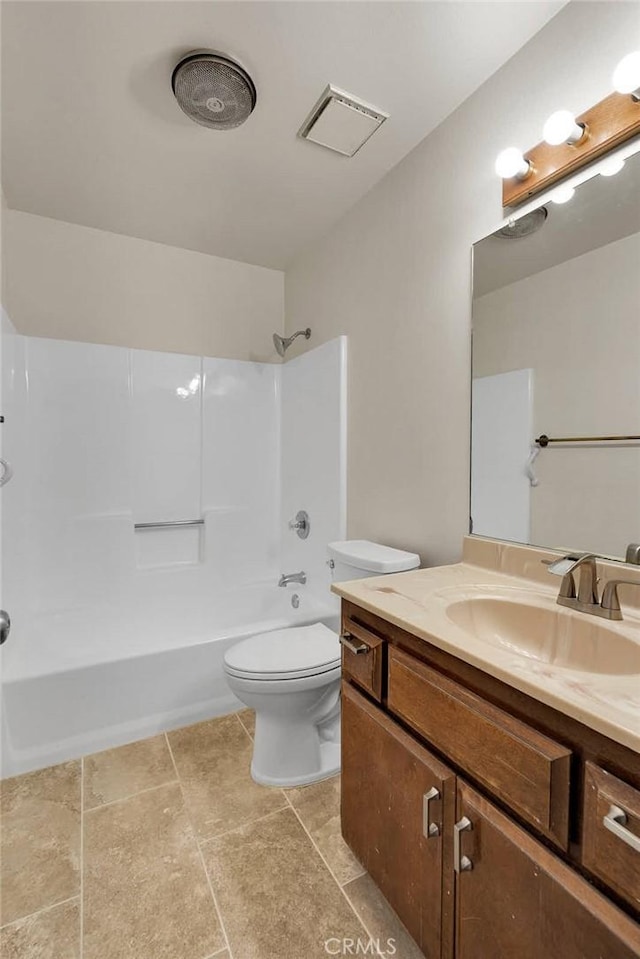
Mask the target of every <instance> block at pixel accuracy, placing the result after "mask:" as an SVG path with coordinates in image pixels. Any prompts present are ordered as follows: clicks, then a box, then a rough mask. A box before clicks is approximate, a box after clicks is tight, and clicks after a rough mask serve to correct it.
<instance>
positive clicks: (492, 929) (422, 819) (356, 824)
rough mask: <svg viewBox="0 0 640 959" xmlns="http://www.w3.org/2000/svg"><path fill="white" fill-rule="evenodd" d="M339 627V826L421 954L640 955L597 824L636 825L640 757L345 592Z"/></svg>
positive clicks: (631, 853)
mask: <svg viewBox="0 0 640 959" xmlns="http://www.w3.org/2000/svg"><path fill="white" fill-rule="evenodd" d="M356 632H358V633H359V636H360V637H361V639H360V641H358V640H357V638H356V635H355V634H356ZM343 633H346V634H347V640H348V643H349V644H350V645H347V646H345V647H343V711H342V830H343V835H344V838H345V840H346V842H347V843H348V845H349V846H350V847H351V849H352V850H353V852H354V853H355V855H356V856H357V857H358V859H359V860H360V861H361V862H362V864H363V866H364V867H365V868H366V869H367V871H368V872H369V873H370V875H371V876H372V878H373V879H374V881H375V882H376V883H377V885H378V886H379V888H380V889H381V891H382V892H383V894H384V895H385V897H386V898H387V900H388V901H389V903H390V904H391V906H392V907H393V908H394V909H395V911H396V912H397V914H398V915H399V917H400V918H401V919H402V921H403V922H404V924H405V925H406V926H407V928H408V930H409V932H410V933H411V935H412V936H413V938H414V939H415V940H416V942H417V943H418V945H419V946H420V947H421V949H422V951H423V952H424V954H425V956H427V957H428V959H542V957H544V959H640V925H639V924H638V921H637V920H638V918H640V916H639V914H638V911H637V910H638V905H639V904H640V866H639V863H640V852H639V851H637V849H635V848H633V847H634V841H633V838H632V839H631V844H630V843H629V842H625V841H624V838H623V839H621V838H620V837H619V835H617V834H616V833H615V831H614V832H612V831H610V830H609V829H607V828H605V827H604V826H603V821H604V817H605V816H606V815H607V814H609V812H610V807H611V806H615V807H616V808H617V809H618V812H619V813H620V812H621V811H623V814H622V816H620V815H619V817H618V820H619V824H620V823H622V822H623V821H624V826H623V828H625V829H627V830H628V833H629V834H630V835H631V836H632V837H633V836H640V828H639V827H640V763H639V761H638V757H637V755H636V754H635V753H632V752H631V750H628V749H626V748H625V747H622V746H619V744H616V743H613V742H612V741H610V740H608V739H606V738H605V737H603V736H600V734H597V733H595V732H594V731H593V730H589V729H587V728H586V727H583V726H582V725H581V724H579V723H577V722H575V721H573V720H569V719H568V717H565V716H562V715H561V714H559V713H556V711H555V710H552V709H550V708H549V707H546V706H544V705H543V704H541V703H538V702H537V701H534V700H530V699H529V697H526V696H524V694H520V693H518V692H517V691H515V690H513V689H512V688H511V687H508V686H506V685H505V684H503V683H501V682H499V681H498V680H495V679H493V678H492V677H490V676H487V675H486V674H483V673H481V671H479V670H477V669H475V668H473V667H470V666H469V665H468V664H466V663H464V662H462V661H461V660H457V659H455V657H452V656H449V655H448V654H445V653H443V652H442V651H441V650H439V649H437V648H436V647H432V646H430V644H428V643H426V642H425V641H424V640H422V639H418V638H417V637H415V636H412V635H411V634H410V633H407V632H406V631H404V630H402V629H400V628H399V627H396V626H394V625H393V624H391V623H388V622H387V621H385V620H384V619H382V618H380V617H378V616H376V615H375V614H373V613H371V612H369V611H367V610H364V609H361V608H359V607H357V606H355V605H354V604H352V603H350V602H347V601H344V603H343ZM363 638H364V639H363ZM365 639H366V640H367V642H366V643H365V642H364V640H365ZM361 645H366V646H368V647H370V650H369V649H366V650H365V649H362V648H360V647H361ZM350 646H351V647H352V648H350ZM358 648H360V651H359V652H355V651H354V650H355V649H358ZM370 655H375V657H376V663H375V668H376V676H377V677H378V678H377V681H376V683H375V684H373V689H372V683H371V681H370V678H371V672H370V670H369V667H367V666H365V661H366V659H367V657H368V656H370ZM356 661H357V662H356ZM607 767H608V768H607ZM627 838H628V837H627ZM616 843H617V845H616Z"/></svg>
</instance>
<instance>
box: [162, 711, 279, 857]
mask: <svg viewBox="0 0 640 959" xmlns="http://www.w3.org/2000/svg"><path fill="white" fill-rule="evenodd" d="M168 738H169V743H170V745H171V749H172V751H173V755H174V758H175V761H176V766H177V768H178V775H179V777H180V782H181V783H182V786H183V789H184V793H185V798H186V801H187V806H188V809H189V813H190V815H191V818H192V822H193V823H194V826H195V828H196V831H197V833H198V835H199V837H200V838H201V839H209V838H211V837H213V836H218V835H220V833H223V832H227V831H228V830H230V829H234V828H235V827H236V826H239V825H242V824H243V823H247V822H251V821H252V820H254V819H258V818H260V816H265V815H266V814H267V813H270V812H273V811H274V810H275V809H279V808H281V807H282V806H284V805H285V804H286V800H285V797H284V793H283V792H282V791H281V790H280V789H270V788H268V787H266V786H258V785H257V783H254V781H253V780H252V779H251V775H250V772H249V769H250V766H251V755H252V751H253V747H252V745H251V741H250V740H249V738H248V737H247V734H246V733H245V732H244V730H243V729H242V727H241V725H240V723H239V722H238V720H237V718H236V716H235V715H232V716H222V717H221V718H219V719H212V720H210V721H209V722H205V723H198V724H197V725H196V726H187V727H186V728H185V729H177V730H174V731H173V732H171V733H169V734H168Z"/></svg>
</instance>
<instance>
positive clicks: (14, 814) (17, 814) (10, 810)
mask: <svg viewBox="0 0 640 959" xmlns="http://www.w3.org/2000/svg"><path fill="white" fill-rule="evenodd" d="M80 776H81V773H80V762H79V761H74V762H69V763H62V764H61V765H59V766H49V767H48V768H47V769H40V770H38V771H37V772H34V773H27V774H26V775H24V776H15V777H14V778H12V779H5V780H4V781H3V782H2V783H0V795H1V807H0V809H1V816H2V823H1V832H2V836H1V841H2V848H1V851H0V863H1V874H0V886H1V890H2V897H1V900H2V901H1V918H0V925H5V924H6V923H8V922H12V921H13V920H14V919H20V918H21V917H22V916H28V915H31V913H34V912H37V911H38V910H39V909H42V908H43V907H45V906H51V905H53V904H54V903H56V902H62V901H63V900H64V899H70V898H71V897H72V896H76V895H78V893H79V892H80Z"/></svg>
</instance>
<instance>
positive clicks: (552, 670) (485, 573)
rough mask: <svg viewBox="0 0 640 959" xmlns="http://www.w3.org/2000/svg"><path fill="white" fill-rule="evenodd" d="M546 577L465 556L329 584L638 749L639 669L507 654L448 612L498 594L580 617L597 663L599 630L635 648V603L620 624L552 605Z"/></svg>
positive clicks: (546, 612)
mask: <svg viewBox="0 0 640 959" xmlns="http://www.w3.org/2000/svg"><path fill="white" fill-rule="evenodd" d="M515 548H516V547H513V549H515ZM522 549H523V550H526V551H527V552H528V553H531V552H534V553H535V554H536V555H535V557H534V560H535V563H536V564H538V565H539V563H540V556H547V555H549V556H551V557H552V558H555V557H554V554H552V553H544V552H542V551H535V550H533V551H532V550H531V549H530V548H526V547H522ZM479 552H480V550H479V549H478V544H477V542H476V543H475V544H474V545H473V549H466V546H465V553H467V554H469V553H473V554H474V556H475V554H476V553H479ZM485 552H486V551H485ZM496 555H503V552H502V553H501V551H500V550H498V551H497V553H496ZM556 555H557V554H556ZM482 558H483V559H484V558H485V556H484V555H483V557H482ZM516 559H517V562H516V563H515V566H518V565H520V566H521V567H522V568H525V569H526V568H527V563H526V562H525V563H523V561H522V557H516ZM512 560H513V557H512V556H511V559H510V562H509V563H508V564H507V563H505V562H503V563H502V565H503V566H504V565H510V566H512V567H513V566H514V563H513V561H512ZM496 565H500V564H498V563H497V564H496ZM607 565H608V564H607ZM530 568H531V567H530ZM627 570H628V567H625V568H624V570H621V569H620V566H617V567H616V566H615V565H614V566H613V571H614V573H613V575H618V576H620V575H622V576H624V578H626V572H627ZM611 575H612V573H611V571H609V575H606V573H605V575H604V578H605V579H607V578H611ZM548 578H549V580H550V584H549V585H547V584H546V583H545V582H544V581H541V580H542V578H541V577H540V576H538V575H537V573H536V575H535V578H527V577H525V576H522V575H510V574H508V573H505V572H504V571H503V570H497V569H490V568H487V567H486V566H484V565H476V564H475V563H472V562H469V561H468V559H465V561H463V562H461V563H457V564H455V565H452V566H438V567H433V568H430V569H419V570H414V571H411V572H407V573H395V574H392V575H387V576H376V577H370V578H368V579H361V580H354V581H352V582H343V583H335V584H334V585H333V587H332V589H333V592H334V593H337V595H338V596H341V597H343V598H344V599H347V600H349V601H350V602H352V603H355V604H356V605H358V606H362V607H363V608H364V609H367V610H369V612H371V613H375V614H376V615H378V616H380V617H382V618H383V619H386V620H388V621H389V622H391V623H393V624H394V625H396V626H398V627H400V628H401V629H404V630H406V631H407V632H409V633H411V634H412V635H414V636H416V637H418V638H420V639H424V640H425V641H427V642H429V643H431V644H432V645H433V646H436V647H438V648H439V649H441V650H443V651H444V652H446V653H449V654H451V655H452V656H456V657H457V658H458V659H461V660H463V661H464V662H466V663H469V664H471V665H473V666H475V667H477V668H478V669H481V670H483V671H484V672H486V673H488V674H489V675H491V676H494V677H495V678H496V679H499V680H501V681H502V682H504V683H506V684H508V685H510V686H512V687H514V688H515V689H518V690H520V691H521V692H523V693H526V694H527V695H529V696H531V697H533V698H534V699H537V700H539V701H540V702H543V703H546V704H547V705H548V706H551V707H553V708H554V709H556V710H558V711H559V712H562V713H564V714H565V715H567V716H571V717H573V718H574V719H577V720H578V721H579V722H581V723H584V725H586V726H590V727H591V728H592V729H595V730H597V731H598V732H600V733H602V734H603V735H605V736H608V737H609V738H610V739H612V740H614V741H616V742H618V743H621V744H623V745H624V746H628V747H629V748H631V749H633V750H635V751H636V752H638V753H640V673H627V674H619V673H618V672H616V671H615V670H616V665H615V662H614V661H613V657H612V662H611V663H608V662H607V659H606V657H605V663H606V665H605V668H607V669H612V670H614V671H613V672H590V671H588V670H587V669H578V668H574V667H573V666H567V665H558V664H557V663H554V662H553V661H546V660H545V659H544V658H543V657H541V656H538V655H536V650H533V651H531V650H529V651H526V652H525V653H523V652H522V651H521V652H514V651H512V649H510V648H509V645H508V644H505V643H504V642H501V643H500V644H497V645H495V644H493V643H491V642H487V640H486V639H481V638H479V637H478V636H477V635H475V634H474V633H473V632H472V631H470V630H469V629H467V628H463V627H461V626H460V625H459V623H457V622H456V621H455V617H453V616H452V614H451V603H452V601H460V600H461V599H462V600H464V599H466V598H469V597H475V598H477V597H479V596H485V597H493V596H497V597H498V598H500V599H501V600H507V601H508V600H510V599H511V600H513V601H516V602H525V603H527V604H528V605H530V606H533V607H536V608H537V609H541V610H542V612H541V613H540V615H541V616H544V617H545V622H552V620H550V619H549V616H550V615H551V616H553V617H555V616H556V615H558V614H559V615H561V616H563V617H564V616H569V617H579V618H580V619H581V620H582V623H580V624H579V627H580V629H581V630H582V634H581V641H582V635H584V636H586V642H587V645H588V649H594V650H595V651H596V654H597V656H598V657H599V660H600V661H602V659H603V645H602V644H603V642H606V639H607V636H606V635H605V636H603V635H602V634H598V630H601V629H607V630H613V631H614V632H617V633H618V634H619V635H620V636H621V637H623V638H624V639H625V640H627V641H629V640H630V641H631V642H632V643H637V644H638V652H639V654H640V615H639V611H638V609H637V607H625V606H623V613H624V621H623V622H620V623H615V622H610V621H605V620H602V619H599V618H597V617H595V616H590V615H588V614H585V613H580V612H576V611H572V610H569V609H566V608H562V607H559V606H558V605H557V604H556V597H557V594H558V586H559V583H560V581H559V579H555V578H554V579H553V581H551V577H548ZM534 615H536V613H535V611H531V610H529V611H528V616H529V618H532V617H533V616H534ZM585 621H586V622H585ZM559 622H560V621H559ZM533 628H534V627H533V626H532V629H533ZM596 640H597V642H596ZM581 654H582V650H581ZM588 655H589V654H588V653H587V656H588Z"/></svg>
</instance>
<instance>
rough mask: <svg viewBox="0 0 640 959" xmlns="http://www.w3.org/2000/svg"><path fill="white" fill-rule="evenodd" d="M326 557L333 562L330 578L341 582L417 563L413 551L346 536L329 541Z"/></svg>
mask: <svg viewBox="0 0 640 959" xmlns="http://www.w3.org/2000/svg"><path fill="white" fill-rule="evenodd" d="M327 554H328V556H329V561H330V562H331V561H332V562H333V564H334V565H333V570H332V571H333V581H334V583H341V582H344V581H345V580H350V579H365V578H366V577H367V576H384V575H385V574H386V573H402V572H405V571H406V570H408V569H417V568H418V567H419V566H420V557H419V556H418V554H417V553H407V552H406V551H405V550H403V549H394V548H393V547H391V546H382V545H381V544H380V543H371V542H369V540H368V539H348V540H343V541H342V542H339V543H329V545H328V547H327Z"/></svg>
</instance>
